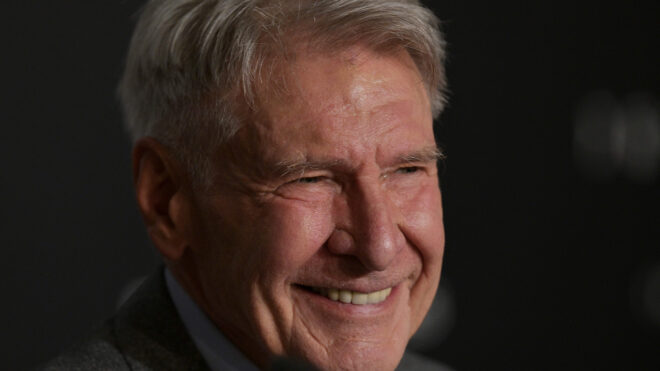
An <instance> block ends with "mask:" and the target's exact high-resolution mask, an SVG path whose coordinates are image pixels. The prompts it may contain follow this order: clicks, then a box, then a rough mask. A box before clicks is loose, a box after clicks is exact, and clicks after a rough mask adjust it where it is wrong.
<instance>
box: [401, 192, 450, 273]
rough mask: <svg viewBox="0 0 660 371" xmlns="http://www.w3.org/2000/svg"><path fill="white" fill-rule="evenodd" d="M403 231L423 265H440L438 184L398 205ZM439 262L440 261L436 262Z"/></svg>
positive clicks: (441, 235) (441, 229)
mask: <svg viewBox="0 0 660 371" xmlns="http://www.w3.org/2000/svg"><path fill="white" fill-rule="evenodd" d="M400 210H401V213H402V216H403V219H404V221H403V223H402V229H403V232H404V233H405V234H406V237H407V238H408V239H409V240H410V242H411V243H412V244H413V246H415V247H416V248H417V249H418V250H419V252H420V253H421V255H422V258H423V260H424V264H425V265H427V264H434V265H435V264H439V263H441V262H442V253H443V251H444V245H445V232H444V225H443V214H442V197H441V194H440V189H439V188H438V186H437V184H436V185H433V184H429V185H426V186H424V187H422V188H421V189H419V191H418V192H416V193H414V194H413V195H412V196H410V197H408V198H407V199H406V200H405V202H403V203H402V204H401V208H400ZM438 260H440V261H439V262H438Z"/></svg>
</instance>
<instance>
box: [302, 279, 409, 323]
mask: <svg viewBox="0 0 660 371" xmlns="http://www.w3.org/2000/svg"><path fill="white" fill-rule="evenodd" d="M294 290H295V291H296V292H298V293H300V294H302V295H303V296H304V298H305V300H308V301H309V302H311V303H313V304H314V305H318V306H321V307H322V308H323V309H325V310H326V311H329V312H334V313H337V314H339V315H344V316H345V315H350V316H353V317H360V316H364V317H371V316H374V315H378V314H382V313H384V312H387V311H388V310H389V309H390V308H391V307H393V305H394V302H395V301H396V299H397V297H398V296H399V294H400V293H399V291H400V290H399V286H395V287H393V288H392V292H390V295H389V296H388V297H387V299H385V300H383V301H381V302H380V303H376V304H363V305H356V304H348V303H343V302H341V301H338V300H337V301H335V300H332V299H329V298H327V297H325V296H323V295H319V294H317V293H314V292H311V291H308V290H306V289H303V288H301V287H297V286H294Z"/></svg>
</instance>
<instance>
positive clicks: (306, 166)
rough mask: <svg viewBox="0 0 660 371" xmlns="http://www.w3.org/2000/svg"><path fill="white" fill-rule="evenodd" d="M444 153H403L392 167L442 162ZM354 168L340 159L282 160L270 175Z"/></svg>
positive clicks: (437, 150)
mask: <svg viewBox="0 0 660 371" xmlns="http://www.w3.org/2000/svg"><path fill="white" fill-rule="evenodd" d="M445 157H446V156H445V154H444V152H443V151H442V150H441V149H440V148H438V147H437V146H428V147H424V148H422V149H419V150H416V151H413V152H410V153H405V154H402V155H400V156H397V157H396V159H395V160H394V161H393V163H392V164H390V166H392V165H401V164H413V163H430V162H437V161H440V160H443V159H444V158H445ZM337 167H342V168H348V169H351V168H354V166H353V165H350V164H349V163H347V162H346V161H344V160H341V159H331V160H320V161H310V160H305V159H296V160H284V161H280V162H278V163H276V164H275V165H274V166H273V167H272V168H271V174H273V175H275V176H278V177H286V176H288V175H291V174H296V175H303V174H305V172H308V171H315V170H325V169H330V168H337Z"/></svg>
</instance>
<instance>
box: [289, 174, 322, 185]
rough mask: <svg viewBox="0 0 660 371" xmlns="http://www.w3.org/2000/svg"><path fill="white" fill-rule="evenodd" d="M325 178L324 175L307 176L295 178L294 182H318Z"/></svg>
mask: <svg viewBox="0 0 660 371" xmlns="http://www.w3.org/2000/svg"><path fill="white" fill-rule="evenodd" d="M322 180H323V177H322V176H307V177H302V178H298V179H296V180H294V181H293V182H292V183H306V184H312V183H318V182H320V181H322Z"/></svg>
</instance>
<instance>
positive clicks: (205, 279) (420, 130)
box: [134, 46, 444, 370]
mask: <svg viewBox="0 0 660 371" xmlns="http://www.w3.org/2000/svg"><path fill="white" fill-rule="evenodd" d="M280 72H281V73H282V76H283V77H284V79H283V80H284V81H285V82H286V83H285V84H280V86H279V88H278V89H277V90H275V89H272V88H268V87H267V86H264V87H262V88H261V89H259V91H258V94H257V106H258V107H259V109H258V110H256V111H253V112H251V113H250V115H249V117H248V120H247V121H248V122H249V123H248V124H247V125H245V126H244V128H243V129H241V130H240V131H239V133H238V134H237V136H236V137H235V138H234V139H232V140H231V141H230V142H229V143H228V144H227V145H225V146H223V147H222V148H220V149H219V150H218V153H217V154H215V156H216V158H215V159H214V162H213V163H214V170H215V174H216V178H215V180H214V183H213V186H212V187H210V189H208V190H205V191H203V192H201V191H200V190H194V191H193V189H192V187H191V186H190V183H189V182H188V181H186V178H185V175H184V173H183V172H182V171H181V169H180V168H179V167H178V165H177V164H176V161H174V160H173V159H172V156H171V155H170V154H169V152H168V151H167V149H165V148H164V147H163V146H161V145H160V144H159V143H158V142H157V141H155V140H153V139H148V138H147V139H144V140H141V141H140V142H138V144H137V145H136V147H135V150H134V168H135V169H136V170H135V179H136V189H137V195H138V203H139V204H140V209H141V210H142V213H143V216H144V218H145V222H146V224H147V227H148V230H149V234H150V236H151V239H152V240H153V241H154V243H155V244H156V246H157V248H158V249H159V250H160V251H161V253H162V254H163V256H164V257H165V258H166V260H167V262H168V265H169V266H170V269H171V270H172V271H173V273H174V274H175V276H176V277H177V279H179V281H181V283H182V284H183V286H184V287H185V288H186V289H187V290H188V291H189V292H190V293H191V296H192V297H193V298H194V299H195V300H196V301H197V303H198V304H199V305H200V306H201V307H202V308H203V309H204V311H205V312H206V313H207V314H208V315H209V317H210V318H211V319H212V320H213V322H214V323H215V324H216V325H217V326H218V327H219V328H220V329H221V330H222V331H223V333H224V334H225V335H226V336H227V337H228V338H229V339H230V340H231V341H232V342H234V344H236V345H237V346H238V348H239V349H241V350H242V351H243V352H244V353H245V354H246V355H247V356H248V357H249V358H251V359H252V360H253V361H254V362H255V363H256V364H258V365H259V366H261V367H267V365H268V362H269V359H270V357H271V356H273V355H288V356H295V357H299V358H303V359H306V360H308V361H309V362H311V363H313V364H315V365H317V366H318V367H319V368H321V369H324V370H344V369H347V370H348V369H351V370H392V369H394V368H395V367H396V365H397V364H398V362H399V360H400V359H401V356H402V354H403V351H404V350H405V346H406V344H407V342H408V339H409V338H410V336H411V335H412V334H413V333H414V332H415V331H416V329H417V328H418V327H419V324H420V323H421V321H422V319H423V317H424V316H425V314H426V312H427V311H428V308H429V306H430V304H431V301H432V299H433V297H434V295H435V291H436V289H437V285H438V281H439V279H440V271H441V265H442V255H443V251H444V229H443V222H442V204H441V196H440V189H439V185H438V180H437V168H436V157H437V152H436V150H435V148H436V144H435V141H434V137H433V130H432V118H431V110H430V104H429V100H428V97H427V93H426V89H425V88H424V85H423V83H422V80H421V77H420V75H419V73H418V71H417V69H416V68H415V66H414V63H413V62H412V61H411V59H410V57H409V56H408V55H407V54H406V53H404V52H400V53H389V54H386V55H384V54H379V53H376V52H373V51H371V50H369V49H367V48H364V47H359V46H358V47H353V48H350V49H348V50H345V51H343V52H340V53H334V54H332V55H324V54H305V55H304V56H303V57H298V58H296V60H295V61H294V62H293V63H292V64H290V65H288V66H286V67H282V68H281V69H280ZM305 287H324V288H340V289H348V290H353V291H358V292H373V291H377V290H381V289H384V288H387V287H392V288H393V290H392V293H391V295H390V296H389V297H388V299H387V300H385V301H383V302H381V303H378V304H369V305H362V306H357V305H352V304H344V303H340V302H337V301H331V300H329V299H327V298H325V297H323V296H321V295H318V294H316V293H313V292H311V291H310V290H308V289H306V288H305Z"/></svg>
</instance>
